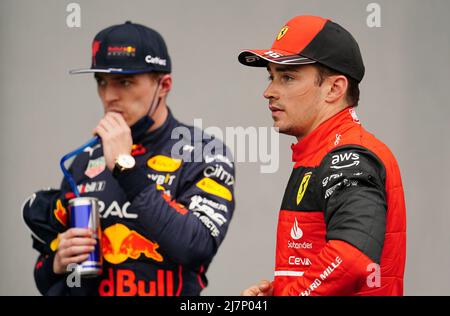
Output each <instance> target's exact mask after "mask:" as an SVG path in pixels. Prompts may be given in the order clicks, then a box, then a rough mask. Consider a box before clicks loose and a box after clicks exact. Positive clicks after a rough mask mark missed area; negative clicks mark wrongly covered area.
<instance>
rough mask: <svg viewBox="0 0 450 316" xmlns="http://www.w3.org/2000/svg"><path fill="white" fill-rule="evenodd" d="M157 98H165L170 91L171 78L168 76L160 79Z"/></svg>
mask: <svg viewBox="0 0 450 316" xmlns="http://www.w3.org/2000/svg"><path fill="white" fill-rule="evenodd" d="M159 85H160V88H159V96H160V97H165V96H167V95H168V94H169V92H170V90H172V76H171V75H170V74H165V75H163V76H162V77H161V79H160V83H159Z"/></svg>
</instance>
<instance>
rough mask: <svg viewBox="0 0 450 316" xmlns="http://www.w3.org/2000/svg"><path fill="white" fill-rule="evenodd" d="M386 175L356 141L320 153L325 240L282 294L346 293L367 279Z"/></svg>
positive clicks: (376, 249) (380, 238)
mask: <svg viewBox="0 0 450 316" xmlns="http://www.w3.org/2000/svg"><path fill="white" fill-rule="evenodd" d="M385 178H386V172H385V168H384V165H383V164H382V162H381V161H380V160H379V159H378V158H377V157H376V156H375V155H374V154H373V153H372V152H370V151H369V150H367V149H365V148H362V147H359V146H345V147H340V148H339V149H337V150H335V151H333V152H331V153H329V154H328V155H327V156H326V157H325V158H324V159H323V161H322V163H321V165H320V167H319V180H320V184H319V186H320V187H321V188H320V189H319V192H320V193H321V195H322V198H324V205H323V207H324V208H323V209H324V217H325V224H326V239H327V243H326V245H325V247H324V248H323V249H322V250H321V251H320V252H319V253H318V255H317V256H316V257H314V258H312V260H311V266H310V268H309V269H308V270H306V271H305V273H304V274H303V276H301V277H299V278H297V279H296V280H295V281H294V282H291V283H289V284H288V286H287V287H286V288H284V290H283V295H303V296H309V295H349V294H352V293H355V292H357V291H358V289H359V288H360V287H361V286H362V285H364V284H365V282H367V277H368V274H369V271H370V269H369V267H370V266H371V265H372V264H374V263H375V264H379V262H380V257H381V252H382V249H383V243H384V234H385V230H386V210H387V203H386V193H385V192H386V191H385Z"/></svg>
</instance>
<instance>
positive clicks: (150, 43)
mask: <svg viewBox="0 0 450 316" xmlns="http://www.w3.org/2000/svg"><path fill="white" fill-rule="evenodd" d="M171 70H172V69H171V61H170V57H169V53H168V51H167V46H166V43H165V42H164V39H163V37H162V36H161V34H159V33H158V32H157V31H155V30H153V29H151V28H149V27H146V26H144V25H141V24H136V23H132V22H130V21H127V22H125V23H124V24H119V25H113V26H110V27H108V28H106V29H104V30H102V31H100V32H99V33H98V34H97V35H96V36H95V38H94V41H93V42H92V62H91V68H88V69H77V70H71V71H70V73H71V74H80V73H93V72H103V73H113V74H139V73H145V72H162V73H170V72H171Z"/></svg>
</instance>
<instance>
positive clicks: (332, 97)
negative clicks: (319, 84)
mask: <svg viewBox="0 0 450 316" xmlns="http://www.w3.org/2000/svg"><path fill="white" fill-rule="evenodd" d="M327 80H328V81H329V85H328V86H329V90H328V92H327V95H326V97H325V101H327V102H328V103H335V102H336V101H339V100H340V99H341V98H344V97H345V94H346V92H347V87H348V80H347V78H346V77H345V76H342V75H337V76H330V77H328V78H327Z"/></svg>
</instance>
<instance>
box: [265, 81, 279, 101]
mask: <svg viewBox="0 0 450 316" xmlns="http://www.w3.org/2000/svg"><path fill="white" fill-rule="evenodd" d="M263 96H264V98H266V99H268V100H272V99H277V98H278V94H277V92H276V89H275V87H274V84H273V82H270V83H269V85H268V86H267V88H266V90H264V93H263Z"/></svg>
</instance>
